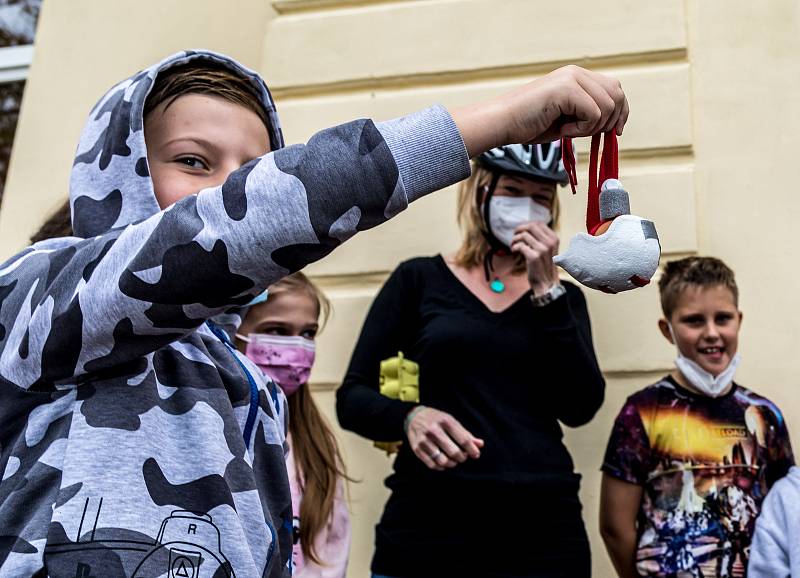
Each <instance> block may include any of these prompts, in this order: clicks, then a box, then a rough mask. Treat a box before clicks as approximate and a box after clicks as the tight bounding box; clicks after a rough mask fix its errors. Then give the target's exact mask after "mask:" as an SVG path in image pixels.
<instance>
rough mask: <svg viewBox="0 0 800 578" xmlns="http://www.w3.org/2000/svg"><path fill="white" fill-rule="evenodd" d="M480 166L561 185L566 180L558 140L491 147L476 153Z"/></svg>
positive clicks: (565, 182)
mask: <svg viewBox="0 0 800 578" xmlns="http://www.w3.org/2000/svg"><path fill="white" fill-rule="evenodd" d="M477 160H478V163H479V164H481V165H482V166H483V167H485V168H487V169H489V170H491V171H493V172H502V173H511V174H514V175H517V176H520V177H522V178H528V179H544V180H546V181H556V182H557V183H559V184H561V185H566V184H567V183H568V182H569V177H568V176H567V171H566V170H565V169H564V163H563V162H562V160H561V141H560V140H557V141H553V142H551V143H544V144H534V145H531V144H512V145H506V146H502V147H497V148H493V149H491V150H489V151H486V152H485V153H483V154H481V155H480V156H479V157H478V159H477Z"/></svg>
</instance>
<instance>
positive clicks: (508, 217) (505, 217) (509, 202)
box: [489, 195, 553, 247]
mask: <svg viewBox="0 0 800 578" xmlns="http://www.w3.org/2000/svg"><path fill="white" fill-rule="evenodd" d="M552 220H553V215H552V214H551V213H550V209H548V208H547V207H545V206H543V205H540V204H539V203H537V202H536V201H534V200H533V199H531V198H530V197H501V196H496V195H493V196H492V198H491V200H489V229H490V230H491V231H492V233H493V234H494V236H495V237H497V238H498V239H499V240H500V242H501V243H503V244H504V245H505V246H506V247H511V239H512V238H513V237H514V230H515V229H516V228H517V227H519V226H520V225H522V224H524V223H529V222H530V221H534V222H536V223H549V222H550V221H552Z"/></svg>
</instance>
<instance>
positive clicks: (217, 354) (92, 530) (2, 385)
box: [0, 51, 469, 578]
mask: <svg viewBox="0 0 800 578" xmlns="http://www.w3.org/2000/svg"><path fill="white" fill-rule="evenodd" d="M192 59H211V60H216V61H218V62H222V63H223V64H224V65H225V66H228V67H229V68H231V69H232V70H234V71H235V72H237V73H239V74H242V75H244V76H245V77H246V78H249V79H250V81H251V82H252V83H253V85H254V86H255V87H256V88H257V90H258V91H259V93H260V94H261V97H262V99H263V103H264V106H265V108H266V109H267V111H268V113H269V118H270V120H271V122H272V126H273V130H272V131H271V134H270V138H271V144H272V148H273V150H275V152H273V153H270V154H268V155H265V156H263V157H261V158H259V159H255V160H253V161H251V162H249V163H247V164H246V165H244V166H243V167H241V168H240V169H239V170H238V171H236V172H234V173H232V174H231V176H230V177H229V178H228V180H227V181H226V182H225V184H223V185H222V186H220V187H216V188H211V189H205V190H203V191H201V192H200V193H198V194H196V195H192V196H189V197H187V198H184V199H182V200H181V201H179V202H178V203H176V204H174V205H173V206H171V207H169V208H168V209H166V210H163V211H160V210H159V207H158V205H157V202H156V199H155V196H154V194H153V183H152V181H151V179H150V177H149V173H148V166H147V159H146V148H145V141H144V134H143V130H142V125H143V122H142V109H143V104H144V100H145V98H146V96H147V94H148V91H149V90H150V88H151V86H152V83H153V79H154V78H155V76H156V74H157V73H158V71H159V70H163V69H165V68H167V67H169V66H172V65H175V64H178V63H182V62H185V61H187V60H192ZM282 146H283V141H282V136H281V131H280V128H279V123H278V119H277V115H276V113H275V107H274V104H273V102H272V100H271V97H270V95H269V92H268V90H267V88H266V86H265V85H264V83H263V81H262V80H261V79H260V78H259V77H258V76H257V75H256V74H255V73H253V72H251V71H249V70H246V69H244V68H243V67H241V66H240V65H239V64H237V63H235V62H233V61H231V60H229V59H228V58H226V57H223V56H221V55H217V54H213V53H209V52H205V51H189V52H181V53H178V54H176V55H173V56H171V57H169V58H167V59H165V60H164V61H162V62H161V63H159V64H157V65H155V66H153V67H151V68H149V69H147V70H144V71H142V72H140V73H138V74H136V75H135V76H133V77H132V78H130V79H128V80H125V81H124V82H122V83H120V84H118V85H117V86H115V87H114V88H112V89H111V90H110V91H109V92H108V94H106V95H105V96H104V97H103V98H102V99H101V100H100V102H99V103H98V104H97V106H96V107H95V108H94V110H93V111H92V112H91V114H90V118H89V120H88V123H87V125H86V128H85V130H84V132H83V134H82V136H81V140H80V144H79V146H78V152H77V156H76V158H75V163H74V166H73V171H72V177H71V182H70V196H71V203H72V214H73V225H74V230H75V235H76V237H71V238H61V239H52V240H48V241H43V242H40V243H37V244H36V245H34V246H32V247H28V248H27V249H25V250H23V251H22V252H20V253H19V254H17V255H15V256H14V257H12V258H11V259H10V260H8V261H7V262H5V263H4V264H2V265H0V473H1V474H2V481H0V577H6V576H14V577H18V576H31V575H36V576H54V577H55V576H68V577H70V578H73V577H80V578H90V577H94V578H101V577H102V578H106V577H116V576H141V577H148V578H150V577H156V576H168V577H176V578H183V577H188V578H205V577H211V576H214V577H223V576H239V577H250V576H284V575H288V573H289V570H288V565H287V562H288V558H289V555H290V553H291V527H292V524H291V520H292V517H291V500H290V496H289V484H288V480H287V475H286V470H285V463H284V451H283V442H284V430H283V425H282V421H283V415H284V409H283V408H282V402H281V399H280V398H279V397H278V393H277V390H276V388H275V386H274V385H273V384H271V383H267V382H265V379H264V377H263V376H262V375H261V373H260V372H259V371H258V369H257V368H256V367H255V366H254V365H252V364H251V363H250V362H249V361H248V360H247V359H246V358H245V357H244V356H242V355H240V354H238V353H237V352H236V351H235V350H234V348H233V347H232V346H231V344H230V343H229V342H228V341H227V336H226V334H225V333H224V332H222V331H221V330H219V328H218V325H215V324H214V322H213V320H212V318H217V317H218V316H219V315H221V314H224V313H226V312H229V311H230V310H231V308H232V307H234V306H240V305H243V304H246V303H247V302H248V301H249V300H250V299H251V298H252V297H253V296H254V295H257V294H258V293H260V292H261V291H262V290H263V289H264V288H265V287H266V286H267V285H269V284H270V283H273V282H275V281H276V280H278V279H279V278H281V277H282V276H284V275H286V274H287V273H289V272H291V271H295V270H298V269H300V268H302V267H303V266H304V265H306V264H307V263H310V262H312V261H315V260H317V259H320V258H321V257H323V256H325V255H327V254H328V253H329V252H330V251H331V250H332V249H334V248H335V247H336V246H338V245H339V244H340V243H342V242H343V241H345V240H346V239H348V238H349V237H351V236H352V235H353V234H354V233H356V232H357V231H360V230H364V229H367V228H369V227H372V226H375V225H377V224H379V223H381V222H383V221H385V220H387V219H389V218H390V217H392V216H394V215H395V214H397V213H398V212H400V211H402V210H403V209H405V208H406V206H407V205H408V203H409V202H410V201H413V200H415V199H416V198H418V197H420V196H422V195H424V194H427V193H429V192H431V191H434V190H436V189H439V188H442V187H444V186H446V185H449V184H451V183H453V182H456V181H458V180H460V179H462V178H464V177H465V176H467V175H468V174H469V164H468V159H467V155H466V151H465V148H464V144H463V142H462V140H461V137H460V135H459V133H458V130H457V128H456V126H455V124H454V123H453V121H452V119H451V117H450V116H449V115H448V113H447V112H446V111H445V110H444V109H443V108H441V107H438V106H436V107H432V108H429V109H426V110H423V111H420V112H418V113H415V114H413V115H410V116H407V117H403V118H400V119H396V120H393V121H388V122H384V123H373V122H372V121H370V120H358V121H354V122H351V123H348V124H345V125H341V126H338V127H335V128H331V129H327V130H324V131H322V132H320V133H318V134H316V135H315V136H313V137H312V138H311V139H310V141H309V142H308V144H306V145H295V146H290V147H286V148H281V147H282ZM276 149H280V150H276Z"/></svg>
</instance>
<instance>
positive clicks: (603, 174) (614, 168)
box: [561, 130, 619, 233]
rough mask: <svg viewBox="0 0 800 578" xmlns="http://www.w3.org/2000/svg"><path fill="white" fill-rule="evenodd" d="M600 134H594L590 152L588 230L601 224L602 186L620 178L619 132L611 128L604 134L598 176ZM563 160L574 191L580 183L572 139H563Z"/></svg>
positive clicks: (592, 229)
mask: <svg viewBox="0 0 800 578" xmlns="http://www.w3.org/2000/svg"><path fill="white" fill-rule="evenodd" d="M599 153H600V135H599V134H596V135H594V136H592V147H591V150H590V153H589V199H588V201H587V204H586V230H587V231H589V233H591V232H593V231H594V230H595V229H597V227H599V226H600V187H601V186H602V185H603V183H604V182H606V180H607V179H617V178H619V148H618V145H617V133H616V132H614V131H613V130H610V131H608V132H606V133H604V134H603V155H602V157H601V159H600V176H599V179H598V176H597V165H598V162H597V161H598V157H599V156H600V154H599ZM561 160H562V161H563V163H564V169H565V170H566V171H567V175H568V176H569V184H570V185H572V192H573V193H575V192H576V189H575V187H576V186H577V184H578V176H577V172H576V170H575V153H574V152H573V148H572V139H571V138H569V137H564V138H562V139H561Z"/></svg>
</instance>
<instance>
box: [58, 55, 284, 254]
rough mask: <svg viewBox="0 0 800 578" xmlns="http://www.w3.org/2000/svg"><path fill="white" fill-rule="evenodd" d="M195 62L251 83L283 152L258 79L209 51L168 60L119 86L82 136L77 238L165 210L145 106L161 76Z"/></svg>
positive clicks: (73, 188)
mask: <svg viewBox="0 0 800 578" xmlns="http://www.w3.org/2000/svg"><path fill="white" fill-rule="evenodd" d="M191 61H208V62H210V63H215V64H218V65H219V64H221V65H223V66H225V67H226V68H228V69H230V70H231V71H232V72H234V73H235V74H238V75H240V76H241V77H243V78H245V79H247V80H248V81H250V83H251V84H252V85H253V87H254V88H255V89H256V93H257V94H258V95H259V96H260V100H261V103H262V105H263V106H264V110H265V111H266V115H267V119H268V121H269V127H268V129H269V138H270V145H271V148H272V150H273V151H275V150H277V149H279V148H282V147H283V134H282V132H281V128H280V122H279V120H278V114H277V112H276V110H275V103H274V101H273V100H272V96H271V95H270V92H269V89H268V88H267V86H266V84H264V81H263V80H262V79H261V77H260V76H259V75H258V74H257V73H255V72H253V71H252V70H249V69H248V68H245V67H244V66H242V65H241V64H239V63H238V62H236V61H235V60H233V59H231V58H229V57H227V56H224V55H222V54H217V53H215V52H211V51H207V50H186V51H182V52H178V53H176V54H173V55H172V56H168V57H167V58H165V59H164V60H162V61H161V62H159V63H157V64H154V65H153V66H151V67H149V68H146V69H145V70H142V71H141V72H138V73H136V74H135V75H133V76H132V77H131V78H128V79H127V80H124V81H122V82H120V83H119V84H117V85H116V86H114V87H113V88H112V89H111V90H109V91H108V92H107V93H106V94H105V96H103V98H101V99H100V101H99V102H98V103H97V104H96V105H95V107H94V108H93V109H92V112H91V113H90V115H89V120H88V121H87V123H86V126H85V127H84V129H83V132H82V133H81V138H80V142H79V143H78V150H77V152H76V155H75V162H74V163H73V166H72V175H71V177H70V186H69V195H70V205H71V208H72V227H73V230H74V235H75V236H76V237H83V238H87V237H94V236H96V235H100V234H102V233H105V232H106V231H108V230H109V229H114V228H117V227H124V226H126V225H129V224H131V223H134V222H137V221H141V220H143V219H146V218H147V217H149V216H151V215H154V214H155V213H157V212H158V211H160V210H161V209H160V208H159V206H158V202H157V200H156V196H155V193H154V191H153V181H152V179H151V178H150V171H149V169H148V165H147V146H146V144H145V139H144V118H143V110H144V103H145V100H146V99H147V95H148V94H149V93H150V90H151V88H152V86H153V82H154V81H155V78H156V76H157V75H158V74H159V73H160V72H163V71H164V70H166V69H168V68H171V67H173V66H177V65H180V64H185V63H187V62H191Z"/></svg>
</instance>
